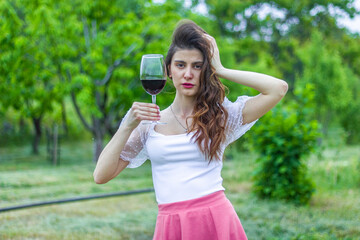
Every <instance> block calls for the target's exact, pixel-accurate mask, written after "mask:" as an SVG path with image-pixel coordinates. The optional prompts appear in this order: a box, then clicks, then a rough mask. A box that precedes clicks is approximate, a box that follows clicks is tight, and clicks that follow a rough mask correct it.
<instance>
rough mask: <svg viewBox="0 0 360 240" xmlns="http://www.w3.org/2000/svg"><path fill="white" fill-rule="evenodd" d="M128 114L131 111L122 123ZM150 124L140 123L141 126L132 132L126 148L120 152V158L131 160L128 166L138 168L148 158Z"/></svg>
mask: <svg viewBox="0 0 360 240" xmlns="http://www.w3.org/2000/svg"><path fill="white" fill-rule="evenodd" d="M128 114H129V112H128V113H127V114H126V115H125V117H124V118H123V120H122V121H121V124H123V122H124V120H125V119H126V117H127V116H128ZM121 124H120V126H121ZM149 125H150V124H149ZM149 125H143V124H141V123H140V124H139V126H137V127H136V128H135V129H134V131H133V132H132V133H131V135H130V137H129V139H128V141H127V142H126V144H125V146H124V149H123V150H122V152H121V153H120V158H121V159H122V160H124V161H128V162H130V163H129V165H128V166H127V167H128V168H137V167H139V166H141V165H142V164H143V163H144V162H145V161H146V160H147V159H148V154H147V151H146V148H145V142H146V139H147V134H148V126H149Z"/></svg>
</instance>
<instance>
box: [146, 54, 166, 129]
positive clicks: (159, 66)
mask: <svg viewBox="0 0 360 240" xmlns="http://www.w3.org/2000/svg"><path fill="white" fill-rule="evenodd" d="M140 80H141V84H142V86H143V88H144V89H145V91H146V92H147V93H148V94H150V95H151V97H152V103H154V104H156V95H157V94H159V93H160V92H161V91H162V90H163V88H164V87H165V84H166V67H165V62H164V57H163V55H161V54H146V55H143V56H142V58H141V65H140ZM144 123H145V124H146V123H154V124H163V123H161V122H158V121H153V122H144Z"/></svg>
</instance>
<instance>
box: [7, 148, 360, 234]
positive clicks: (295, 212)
mask: <svg viewBox="0 0 360 240" xmlns="http://www.w3.org/2000/svg"><path fill="white" fill-rule="evenodd" d="M91 147H92V144H91V143H67V144H63V145H62V152H61V162H60V166H52V165H51V164H50V163H48V162H47V160H46V155H45V148H44V147H42V148H41V155H40V156H32V155H31V154H30V148H28V147H7V148H0V207H7V206H13V205H18V204H25V203H31V202H38V201H42V200H53V199H60V198H68V197H79V196H87V195H90V194H95V193H105V192H113V191H125V190H131V189H140V188H148V187H152V179H151V168H150V164H149V163H148V162H147V163H145V165H143V166H142V167H140V168H137V169H127V170H125V171H124V172H123V173H122V174H120V175H119V176H118V177H117V178H115V179H114V180H112V181H110V182H109V183H107V184H105V185H96V184H95V183H94V182H93V180H92V171H93V169H94V164H93V163H92V150H91ZM229 156H230V155H229ZM255 159H256V155H255V154H253V153H236V152H234V151H232V152H231V160H230V158H228V159H226V160H225V164H224V170H223V178H224V186H225V188H226V194H227V196H228V198H229V199H230V200H231V201H232V203H233V204H234V207H235V209H236V211H237V213H238V215H239V217H240V219H241V221H242V224H243V226H244V228H245V231H246V233H247V235H248V238H249V239H256V240H257V239H264V240H268V239H281V240H282V239H289V240H297V239H299V240H300V239H306V240H308V239H310V240H311V239H344V240H345V239H360V227H359V225H360V220H359V219H360V218H359V216H360V186H359V184H360V178H359V174H358V173H359V171H360V148H359V146H353V147H348V146H343V147H342V148H341V149H339V148H336V149H326V150H325V151H324V152H323V157H322V158H320V159H319V158H318V157H316V156H311V157H310V158H309V160H308V166H309V174H310V175H311V176H312V179H313V180H314V182H315V184H316V189H317V191H316V192H315V193H314V195H313V198H312V200H311V202H310V204H309V205H308V206H296V205H293V204H291V203H286V202H283V201H273V200H272V201H270V200H260V199H258V198H256V197H255V196H253V194H252V193H251V185H252V183H251V174H252V170H253V169H254V167H255ZM156 214H157V205H156V202H155V196H154V193H144V194H138V195H132V196H122V197H112V198H105V199H98V200H89V201H81V202H74V203H67V204H60V205H50V206H42V207H36V208H29V209H23V210H16V211H11V212H4V213H0V239H14V240H15V239H16V240H17V239H51V240H57V239H79V240H80V239H135V240H136V239H139V240H140V239H151V238H152V234H153V230H154V226H155V219H156Z"/></svg>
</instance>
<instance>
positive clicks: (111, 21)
mask: <svg viewBox="0 0 360 240" xmlns="http://www.w3.org/2000/svg"><path fill="white" fill-rule="evenodd" d="M58 4H62V3H58ZM69 4H73V6H74V7H73V9H76V10H75V11H74V12H72V13H71V12H69V15H70V17H69V16H68V17H67V18H66V19H63V21H64V23H65V25H66V26H68V27H66V28H65V29H67V28H69V31H70V29H72V28H73V27H72V25H74V24H75V25H76V26H77V28H76V29H77V30H76V31H74V32H72V33H71V34H70V35H69V36H67V37H68V39H67V40H65V41H66V42H69V44H70V48H71V49H74V54H73V56H71V57H69V58H67V59H64V60H63V63H62V64H61V76H62V77H64V79H66V81H67V84H68V86H69V87H70V94H71V98H72V102H73V105H74V107H75V109H76V112H77V114H78V116H79V118H80V119H81V122H82V123H83V125H84V126H85V128H86V129H87V130H88V131H90V132H91V133H92V135H93V138H94V160H95V161H96V160H97V158H98V156H99V155H100V153H101V151H102V148H103V139H104V136H105V135H106V134H107V133H109V134H111V135H112V134H114V132H115V131H116V129H117V127H118V125H119V120H120V119H121V117H122V116H124V115H125V113H126V111H127V110H128V109H129V107H130V106H131V103H132V102H133V101H134V99H135V98H137V96H145V95H146V94H145V93H144V91H143V89H142V87H141V85H140V84H139V83H140V81H139V80H138V72H139V62H140V59H141V56H142V55H143V54H145V53H154V52H155V53H164V52H165V49H166V47H167V46H168V43H169V39H170V35H171V34H170V33H171V32H172V29H173V27H174V24H175V23H176V22H177V21H178V20H179V19H180V16H179V15H177V14H175V12H176V11H179V9H181V4H180V3H177V2H175V1H174V2H173V1H169V2H166V3H164V4H162V5H159V4H154V3H152V2H150V1H141V0H139V1H106V2H83V1H72V2H69ZM74 22H75V23H74ZM75 39H77V41H75Z"/></svg>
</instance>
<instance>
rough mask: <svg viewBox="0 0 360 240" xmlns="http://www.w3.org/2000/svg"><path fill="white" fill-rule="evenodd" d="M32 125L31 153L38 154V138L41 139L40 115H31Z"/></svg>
mask: <svg viewBox="0 0 360 240" xmlns="http://www.w3.org/2000/svg"><path fill="white" fill-rule="evenodd" d="M32 120H33V125H34V130H35V133H34V139H33V143H32V151H33V154H36V155H38V154H39V143H40V139H41V135H42V132H41V117H38V118H36V117H33V118H32Z"/></svg>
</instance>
